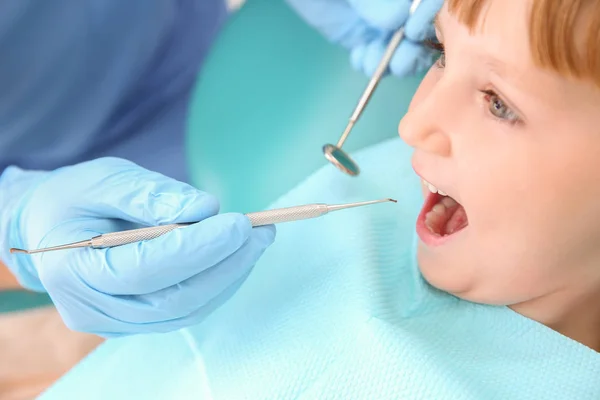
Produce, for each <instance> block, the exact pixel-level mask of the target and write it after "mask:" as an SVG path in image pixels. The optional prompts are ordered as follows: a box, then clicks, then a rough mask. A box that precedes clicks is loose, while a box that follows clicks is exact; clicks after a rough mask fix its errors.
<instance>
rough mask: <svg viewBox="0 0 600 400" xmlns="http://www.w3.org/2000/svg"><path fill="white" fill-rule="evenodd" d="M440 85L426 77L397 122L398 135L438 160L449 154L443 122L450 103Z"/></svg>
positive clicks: (450, 152) (450, 146) (449, 138)
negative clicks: (436, 156)
mask: <svg viewBox="0 0 600 400" xmlns="http://www.w3.org/2000/svg"><path fill="white" fill-rule="evenodd" d="M441 85H442V82H441V81H437V82H436V80H434V79H430V77H425V79H424V80H423V82H422V83H421V86H419V89H418V90H417V92H416V93H415V95H414V97H413V100H412V102H411V104H410V107H409V109H408V112H407V113H406V115H405V116H404V118H402V121H400V125H399V126H398V133H399V134H400V137H401V138H402V140H404V141H405V142H406V143H407V144H408V145H409V146H411V147H413V148H415V149H418V150H421V151H424V152H427V153H431V154H434V155H438V156H441V157H449V156H450V155H451V154H452V142H451V137H450V135H449V134H448V129H449V127H448V126H445V123H444V121H445V120H446V119H447V116H448V115H449V113H451V112H452V111H451V108H452V106H451V104H452V100H451V99H448V98H447V97H450V96H449V95H448V94H446V93H445V92H447V90H445V89H444V88H443V87H441Z"/></svg>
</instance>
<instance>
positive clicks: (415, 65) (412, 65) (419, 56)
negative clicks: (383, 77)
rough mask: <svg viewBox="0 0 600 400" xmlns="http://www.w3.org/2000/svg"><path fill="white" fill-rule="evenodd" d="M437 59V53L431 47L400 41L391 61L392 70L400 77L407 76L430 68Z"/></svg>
mask: <svg viewBox="0 0 600 400" xmlns="http://www.w3.org/2000/svg"><path fill="white" fill-rule="evenodd" d="M434 61H435V53H434V52H433V51H432V50H430V49H429V48H427V47H425V46H423V45H421V44H419V43H414V42H411V41H410V40H405V41H403V42H402V43H400V46H398V49H397V50H396V52H395V53H394V56H393V57H392V60H391V62H390V71H391V73H392V74H393V75H395V76H398V77H406V76H410V75H414V74H416V73H419V72H422V71H426V70H428V69H429V68H430V67H431V66H432V65H433V63H434Z"/></svg>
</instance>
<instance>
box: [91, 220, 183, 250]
mask: <svg viewBox="0 0 600 400" xmlns="http://www.w3.org/2000/svg"><path fill="white" fill-rule="evenodd" d="M187 225H190V224H169V225H160V226H151V227H148V228H139V229H130V230H128V231H122V232H112V233H105V234H103V235H100V236H96V237H94V238H92V247H94V248H98V249H102V248H106V247H114V246H122V245H124V244H129V243H135V242H139V241H142V240H150V239H155V238H157V237H159V236H162V235H164V234H165V233H168V232H171V231H172V230H173V229H177V228H181V227H183V226H187Z"/></svg>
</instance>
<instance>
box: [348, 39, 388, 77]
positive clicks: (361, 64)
mask: <svg viewBox="0 0 600 400" xmlns="http://www.w3.org/2000/svg"><path fill="white" fill-rule="evenodd" d="M385 47H386V43H385V42H384V41H383V40H381V39H377V40H374V41H372V42H371V43H369V44H367V45H366V46H361V47H357V49H356V53H354V52H353V54H352V55H351V59H352V63H353V66H355V68H356V69H358V70H359V71H362V72H363V73H364V74H365V75H367V76H368V77H371V76H373V74H374V73H375V70H376V69H377V67H378V65H379V63H380V62H381V58H382V57H383V54H384V53H385ZM387 72H389V71H386V74H387Z"/></svg>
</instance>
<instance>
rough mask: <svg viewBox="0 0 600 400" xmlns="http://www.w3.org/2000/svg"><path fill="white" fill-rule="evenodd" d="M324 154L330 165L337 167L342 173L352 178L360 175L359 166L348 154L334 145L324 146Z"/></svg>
mask: <svg viewBox="0 0 600 400" xmlns="http://www.w3.org/2000/svg"><path fill="white" fill-rule="evenodd" d="M323 154H325V158H326V159H327V160H329V162H330V163H332V164H333V165H335V166H336V167H337V168H338V169H339V170H340V171H342V172H345V173H346V174H348V175H350V176H356V175H358V174H359V173H360V168H358V165H357V164H356V163H355V162H354V160H352V159H351V158H350V156H349V155H348V154H346V152H344V151H343V150H342V149H340V148H339V147H337V146H334V145H332V144H326V145H325V146H323Z"/></svg>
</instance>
